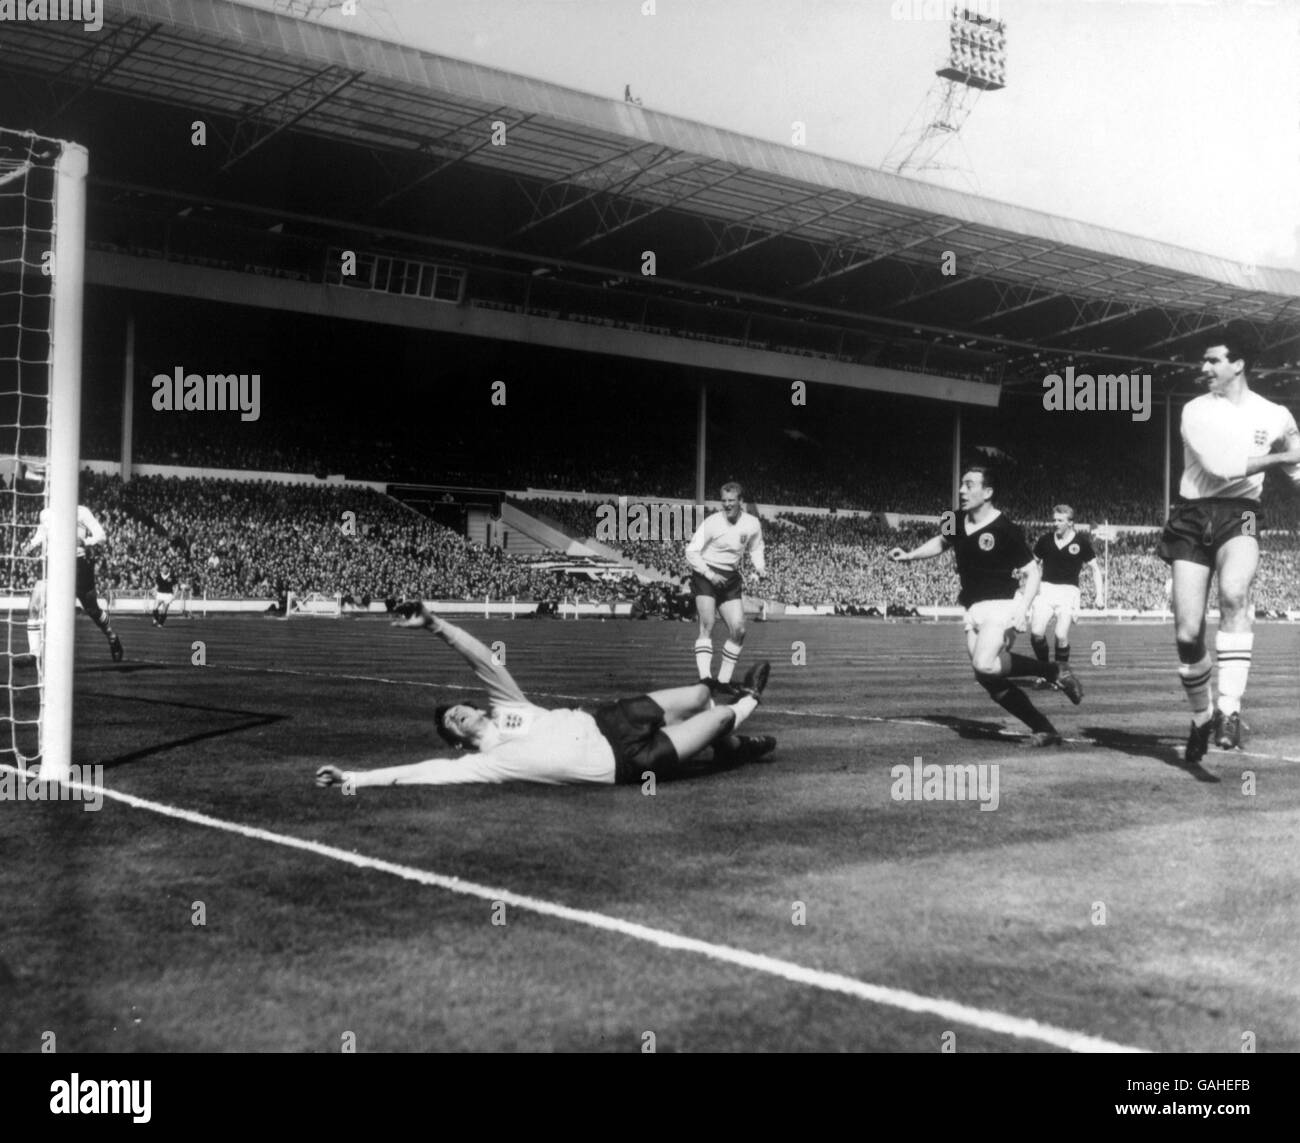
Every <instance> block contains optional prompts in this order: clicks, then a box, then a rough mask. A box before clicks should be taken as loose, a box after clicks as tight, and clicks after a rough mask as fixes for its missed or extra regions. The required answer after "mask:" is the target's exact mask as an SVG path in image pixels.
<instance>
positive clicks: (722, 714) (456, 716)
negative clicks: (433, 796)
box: [316, 603, 776, 793]
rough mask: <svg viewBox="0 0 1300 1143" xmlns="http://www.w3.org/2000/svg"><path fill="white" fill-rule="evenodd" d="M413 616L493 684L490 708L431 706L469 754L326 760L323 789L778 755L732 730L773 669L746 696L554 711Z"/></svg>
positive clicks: (646, 699)
mask: <svg viewBox="0 0 1300 1143" xmlns="http://www.w3.org/2000/svg"><path fill="white" fill-rule="evenodd" d="M403 611H404V612H405V613H406V614H407V615H408V616H409V617H408V618H407V619H406V620H405V621H403V622H399V623H398V624H396V626H403V627H423V628H427V629H428V630H430V631H432V632H433V633H434V634H435V635H438V636H439V637H440V638H441V639H442V640H443V641H444V642H446V643H447V644H448V645H450V646H451V647H452V648H454V649H455V650H456V651H458V652H459V653H460V654H461V656H462V657H463V658H464V659H465V661H466V662H467V663H468V664H469V666H470V668H471V670H473V672H474V674H475V675H477V676H478V678H479V680H480V681H481V682H482V683H483V685H484V686H485V687H486V688H487V691H488V695H489V696H490V699H491V705H490V709H489V710H487V711H484V710H482V709H481V708H479V707H476V706H471V705H470V704H468V703H457V704H455V705H451V706H441V707H438V708H437V709H436V710H435V711H434V725H435V728H436V729H437V731H438V733H439V735H441V737H442V738H443V740H444V741H446V742H447V743H448V744H449V745H451V746H453V747H457V748H460V747H465V748H468V749H470V750H472V751H473V753H472V754H469V755H464V754H462V755H459V756H455V757H450V758H431V759H429V760H428V761H426V762H416V763H413V764H410V765H405V766H388V767H385V768H383V769H379V770H357V771H350V770H342V769H340V768H339V767H337V766H322V767H321V768H320V769H319V770H317V771H316V784H317V785H318V786H333V785H342V786H343V787H344V792H345V793H346V792H349V790H350V789H351V788H353V787H357V786H408V785H419V786H441V785H448V784H453V783H465V782H542V783H546V784H548V785H561V784H568V783H591V784H595V785H614V784H623V785H625V784H631V783H639V782H642V781H644V780H645V778H646V775H647V774H648V773H653V774H654V775H655V776H656V777H657V778H660V779H663V778H671V777H673V776H674V775H675V773H676V772H677V771H678V770H679V769H680V767H681V764H682V763H684V762H686V761H688V760H689V759H691V758H692V757H693V756H694V755H696V754H698V753H700V752H701V751H702V750H704V749H705V748H706V747H708V746H712V747H713V754H714V758H715V760H717V761H719V762H721V763H723V764H725V765H734V764H738V763H741V762H748V761H752V760H754V759H756V758H760V757H762V756H763V755H765V754H769V753H771V751H772V750H773V749H774V748H775V747H776V740H775V739H773V738H768V737H759V738H747V737H738V736H735V735H733V734H732V731H734V730H735V729H736V728H737V727H738V726H739V725H740V724H741V723H742V722H744V720H745V719H746V718H748V717H749V715H750V714H752V713H753V711H754V708H755V707H756V706H757V705H758V701H759V697H760V696H761V695H762V693H763V688H764V687H765V686H766V685H767V676H768V671H769V669H770V668H769V666H768V664H767V663H760V664H759V665H758V666H757V667H755V668H754V669H753V670H751V671H750V672H749V674H748V675H746V676H745V683H744V686H743V688H741V697H740V698H739V699H737V701H736V702H735V703H733V704H732V705H730V706H719V707H712V708H711V707H710V703H709V689H708V688H707V687H705V686H703V685H702V684H697V685H695V686H690V687H676V688H674V689H672V690H663V691H653V692H652V693H650V694H645V695H638V696H636V697H635V698H626V699H619V700H617V701H615V702H609V703H604V704H603V705H601V706H599V707H598V708H597V709H596V710H594V711H590V712H588V711H585V710H574V709H562V710H547V709H545V708H544V707H540V706H537V705H536V704H535V703H533V702H530V701H529V700H528V698H527V697H526V696H525V695H524V693H523V691H521V690H520V689H519V685H518V684H517V683H516V682H515V680H514V679H513V678H511V676H510V672H509V671H507V670H506V669H505V667H504V666H503V665H501V664H499V663H498V662H496V660H495V658H494V657H493V655H492V652H491V651H489V650H488V649H487V647H485V646H484V645H483V644H482V643H481V642H480V641H479V640H477V639H475V638H474V637H473V636H472V635H470V634H469V633H468V632H466V631H462V630H461V629H460V628H459V627H457V626H456V625H455V624H453V623H448V622H446V621H445V620H443V619H440V618H438V616H436V615H432V614H430V612H429V611H428V610H427V609H426V608H425V606H424V605H423V604H422V603H413V604H403Z"/></svg>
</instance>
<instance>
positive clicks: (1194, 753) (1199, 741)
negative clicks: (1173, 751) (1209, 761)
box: [1183, 718, 1214, 766]
mask: <svg viewBox="0 0 1300 1143" xmlns="http://www.w3.org/2000/svg"><path fill="white" fill-rule="evenodd" d="M1213 732H1214V719H1212V718H1209V719H1206V720H1205V722H1204V723H1202V724H1201V725H1200V726H1197V725H1196V722H1195V720H1193V722H1192V729H1191V730H1190V731H1189V732H1188V735H1187V750H1186V751H1185V752H1184V754H1183V761H1184V762H1185V763H1186V764H1187V765H1188V766H1195V765H1196V763H1197V762H1199V761H1200V760H1201V759H1202V758H1204V757H1205V752H1206V751H1207V750H1209V748H1210V735H1211V734H1212V733H1213Z"/></svg>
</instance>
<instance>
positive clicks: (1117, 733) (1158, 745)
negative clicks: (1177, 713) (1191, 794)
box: [1082, 726, 1220, 783]
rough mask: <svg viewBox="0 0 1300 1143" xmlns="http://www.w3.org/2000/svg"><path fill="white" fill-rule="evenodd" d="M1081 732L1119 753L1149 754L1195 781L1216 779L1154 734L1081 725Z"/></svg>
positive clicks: (1138, 756)
mask: <svg viewBox="0 0 1300 1143" xmlns="http://www.w3.org/2000/svg"><path fill="white" fill-rule="evenodd" d="M1082 733H1083V734H1085V735H1086V736H1087V737H1088V738H1091V739H1092V740H1093V741H1094V742H1095V743H1096V744H1097V745H1098V746H1100V747H1101V748H1102V749H1104V750H1117V751H1119V752H1120V753H1121V754H1129V755H1132V756H1133V757H1134V758H1151V759H1154V760H1155V761H1157V762H1163V763H1164V764H1165V765H1166V766H1172V767H1173V768H1174V769H1175V770H1182V771H1183V772H1184V773H1186V774H1188V775H1190V776H1191V777H1193V778H1195V779H1196V780H1197V781H1198V782H1209V783H1217V782H1218V781H1220V779H1219V778H1217V777H1215V776H1214V775H1213V774H1211V773H1210V772H1209V771H1208V770H1206V769H1205V767H1203V766H1202V765H1201V764H1200V763H1199V762H1197V763H1194V764H1193V765H1191V766H1189V765H1187V763H1186V762H1185V761H1184V760H1183V757H1182V755H1181V754H1179V753H1178V751H1177V750H1176V749H1175V748H1174V747H1172V746H1170V745H1169V742H1168V740H1167V739H1165V738H1162V737H1161V736H1160V735H1158V734H1134V733H1132V732H1131V731H1128V730H1115V729H1113V728H1112V727H1108V726H1085V727H1084V728H1083V730H1082Z"/></svg>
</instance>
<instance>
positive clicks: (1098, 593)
mask: <svg viewBox="0 0 1300 1143" xmlns="http://www.w3.org/2000/svg"><path fill="white" fill-rule="evenodd" d="M1087 567H1088V570H1089V571H1090V572H1092V586H1093V592H1094V596H1095V598H1096V601H1097V606H1098V607H1105V606H1106V589H1105V587H1104V586H1103V585H1102V582H1101V568H1099V567H1098V566H1097V561H1096V560H1089V561H1088V564H1087Z"/></svg>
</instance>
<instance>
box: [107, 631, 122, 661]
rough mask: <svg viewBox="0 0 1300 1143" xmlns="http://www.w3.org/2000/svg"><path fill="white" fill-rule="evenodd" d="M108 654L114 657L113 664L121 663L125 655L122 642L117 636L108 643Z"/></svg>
mask: <svg viewBox="0 0 1300 1143" xmlns="http://www.w3.org/2000/svg"><path fill="white" fill-rule="evenodd" d="M108 652H109V654H110V655H112V656H113V662H115V663H120V662H121V661H122V655H123V654H124V652H123V651H122V640H121V639H119V638H118V637H117V636H116V635H114V636H113V638H111V639H110V640H109V641H108Z"/></svg>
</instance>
